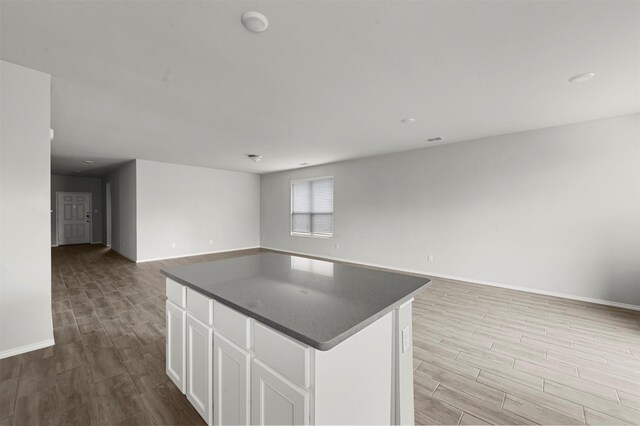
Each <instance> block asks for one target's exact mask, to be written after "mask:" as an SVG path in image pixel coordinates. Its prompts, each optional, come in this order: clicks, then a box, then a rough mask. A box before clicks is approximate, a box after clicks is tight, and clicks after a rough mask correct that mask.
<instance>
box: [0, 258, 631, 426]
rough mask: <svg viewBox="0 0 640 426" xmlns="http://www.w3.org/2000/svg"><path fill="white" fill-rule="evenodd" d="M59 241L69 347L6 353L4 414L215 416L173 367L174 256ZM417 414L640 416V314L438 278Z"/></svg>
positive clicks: (61, 343)
mask: <svg viewBox="0 0 640 426" xmlns="http://www.w3.org/2000/svg"><path fill="white" fill-rule="evenodd" d="M228 256H231V255H230V254H225V255H208V256H199V257H192V258H186V259H176V260H170V261H161V262H152V263H143V264H134V263H132V262H129V261H128V260H126V259H124V258H122V257H120V256H118V255H116V254H113V253H111V252H109V251H107V250H106V249H104V248H103V247H98V246H68V247H64V248H63V247H61V248H55V249H53V282H52V291H53V293H52V294H53V312H54V316H53V321H54V333H55V339H56V345H55V346H54V347H51V348H46V349H42V350H38V351H34V352H30V353H28V354H24V355H19V356H15V357H11V358H6V359H4V360H0V425H5V424H7V425H8V424H16V425H39V424H75V425H90V424H124V425H135V424H166V425H169V424H199V425H200V424H204V422H203V420H202V419H201V418H200V417H199V416H198V414H197V413H196V412H195V410H194V409H193V408H192V407H191V405H190V404H189V402H188V401H187V400H186V398H185V397H184V395H182V394H181V393H180V392H179V391H178V390H177V389H176V388H175V386H174V385H173V384H172V383H171V382H170V381H169V380H168V378H167V377H166V375H165V374H164V362H165V361H164V359H165V358H164V352H165V325H164V324H165V323H164V321H165V320H164V301H165V298H164V278H163V277H162V276H161V275H160V274H159V270H160V269H161V268H164V267H168V266H173V265H179V264H186V263H195V262H202V261H206V260H212V259H217V258H221V257H228ZM414 345H415V347H414V356H415V363H414V366H415V368H416V370H415V374H414V378H415V408H416V423H421V424H464V425H468V424H486V423H493V424H521V423H527V424H531V423H544V424H575V423H580V424H583V423H590V424H622V423H629V424H639V423H640V377H639V375H640V314H639V313H638V312H632V311H626V310H622V309H615V308H608V307H603V306H599V305H592V304H585V303H581V302H573V301H568V300H564V299H558V298H553V297H544V296H537V295H532V294H528V293H522V292H515V291H509V290H501V289H496V288H491V287H486V286H478V285H472V284H466V283H456V282H448V281H435V282H434V284H433V285H432V287H431V288H429V289H428V290H427V291H425V292H424V293H423V294H421V295H420V297H418V299H417V300H416V302H415V304H414Z"/></svg>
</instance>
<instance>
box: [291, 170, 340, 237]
mask: <svg viewBox="0 0 640 426" xmlns="http://www.w3.org/2000/svg"><path fill="white" fill-rule="evenodd" d="M291 235H311V236H316V237H332V236H333V178H332V177H323V178H317V179H307V180H297V181H293V182H291Z"/></svg>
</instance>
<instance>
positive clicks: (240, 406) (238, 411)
mask: <svg viewBox="0 0 640 426" xmlns="http://www.w3.org/2000/svg"><path fill="white" fill-rule="evenodd" d="M213 365H214V373H213V401H214V402H213V406H214V410H213V412H214V413H213V416H214V424H216V425H247V424H249V418H250V405H249V402H250V398H251V395H250V392H249V389H250V385H251V384H250V378H251V373H250V372H251V355H250V354H249V352H247V351H246V350H244V349H242V348H241V347H240V346H238V345H236V344H235V343H233V342H231V341H230V340H228V339H226V338H225V337H224V336H222V335H220V334H218V333H216V332H214V333H213Z"/></svg>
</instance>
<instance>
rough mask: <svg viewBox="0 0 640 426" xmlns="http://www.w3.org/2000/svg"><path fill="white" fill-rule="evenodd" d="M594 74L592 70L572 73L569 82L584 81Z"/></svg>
mask: <svg viewBox="0 0 640 426" xmlns="http://www.w3.org/2000/svg"><path fill="white" fill-rule="evenodd" d="M595 76H596V73H594V72H585V73H582V74H578V75H574V76H573V77H571V78H570V79H569V83H584V82H585V81H589V80H591V79H592V78H593V77H595Z"/></svg>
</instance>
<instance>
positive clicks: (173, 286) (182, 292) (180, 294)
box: [167, 278, 187, 309]
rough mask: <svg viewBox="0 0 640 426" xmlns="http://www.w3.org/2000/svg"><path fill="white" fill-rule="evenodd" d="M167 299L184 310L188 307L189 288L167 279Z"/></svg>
mask: <svg viewBox="0 0 640 426" xmlns="http://www.w3.org/2000/svg"><path fill="white" fill-rule="evenodd" d="M167 299H169V301H170V302H173V304H174V305H176V306H179V307H181V308H183V309H184V308H185V307H186V306H187V286H185V285H182V284H178V283H177V282H175V281H173V280H172V279H171V278H167Z"/></svg>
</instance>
